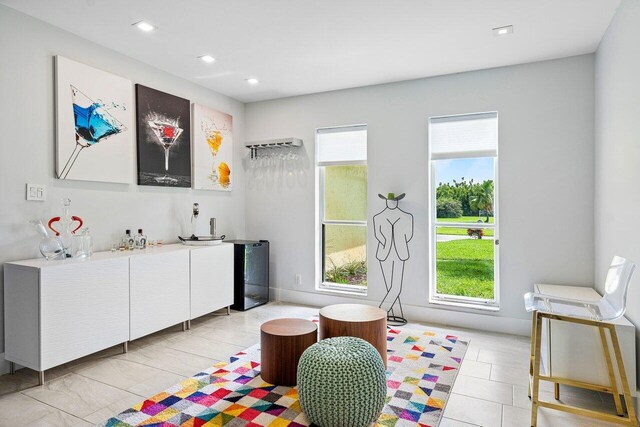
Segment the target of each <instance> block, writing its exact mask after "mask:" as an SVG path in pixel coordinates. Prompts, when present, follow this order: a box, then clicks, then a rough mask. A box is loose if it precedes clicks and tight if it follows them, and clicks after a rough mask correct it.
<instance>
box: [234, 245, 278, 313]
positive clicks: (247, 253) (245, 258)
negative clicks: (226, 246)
mask: <svg viewBox="0 0 640 427" xmlns="http://www.w3.org/2000/svg"><path fill="white" fill-rule="evenodd" d="M226 243H232V244H233V246H234V251H233V252H234V265H233V276H234V277H233V280H234V303H233V305H232V306H231V308H232V309H233V310H239V311H245V310H249V309H250V308H253V307H257V306H259V305H262V304H266V303H267V302H269V242H268V241H267V240H259V241H254V240H228V241H226Z"/></svg>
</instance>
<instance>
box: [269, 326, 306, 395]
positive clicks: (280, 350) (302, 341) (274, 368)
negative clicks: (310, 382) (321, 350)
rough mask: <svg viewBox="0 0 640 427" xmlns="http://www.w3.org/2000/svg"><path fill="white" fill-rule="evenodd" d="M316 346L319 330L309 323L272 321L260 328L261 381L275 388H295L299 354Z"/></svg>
mask: <svg viewBox="0 0 640 427" xmlns="http://www.w3.org/2000/svg"><path fill="white" fill-rule="evenodd" d="M316 342H318V327H317V326H316V324H315V323H313V322H311V321H310V320H304V319H293V318H289V319H275V320H270V321H268V322H265V323H263V324H262V326H260V368H261V373H262V379H263V380H264V381H266V382H268V383H270V384H275V385H287V386H293V385H296V376H297V374H298V362H299V361H300V356H302V353H303V352H304V351H305V350H306V349H307V348H308V347H309V346H311V345H313V344H315V343H316Z"/></svg>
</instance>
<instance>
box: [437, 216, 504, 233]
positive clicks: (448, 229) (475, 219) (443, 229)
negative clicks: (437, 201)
mask: <svg viewBox="0 0 640 427" xmlns="http://www.w3.org/2000/svg"><path fill="white" fill-rule="evenodd" d="M479 219H481V220H482V221H484V220H485V219H486V217H479V216H463V217H460V218H438V222H465V223H466V222H468V223H469V228H473V227H472V224H473V223H477V222H478V220H479ZM489 224H493V217H489ZM437 230H438V234H446V235H449V236H466V235H467V229H466V228H453V227H438V228H437ZM484 235H485V236H493V230H487V229H485V230H484Z"/></svg>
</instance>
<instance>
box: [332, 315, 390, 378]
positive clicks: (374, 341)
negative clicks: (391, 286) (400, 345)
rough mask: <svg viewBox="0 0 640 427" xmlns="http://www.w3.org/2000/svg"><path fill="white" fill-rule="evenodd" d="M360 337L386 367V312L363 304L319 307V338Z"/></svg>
mask: <svg viewBox="0 0 640 427" xmlns="http://www.w3.org/2000/svg"><path fill="white" fill-rule="evenodd" d="M333 337H357V338H362V339H363V340H365V341H367V342H368V343H369V344H371V345H372V346H374V347H375V348H376V350H378V353H380V356H381V357H382V362H383V363H384V366H385V368H386V367H387V312H386V311H384V310H382V309H381V308H378V307H373V306H370V305H364V304H336V305H329V306H327V307H324V308H322V309H320V339H321V340H323V339H325V338H333Z"/></svg>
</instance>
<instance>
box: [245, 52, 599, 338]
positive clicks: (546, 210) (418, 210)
mask: <svg viewBox="0 0 640 427" xmlns="http://www.w3.org/2000/svg"><path fill="white" fill-rule="evenodd" d="M309 78H312V76H309ZM593 79H594V76H593V56H592V55H585V56H579V57H573V58H567V59H561V60H555V61H547V62H539V63H532V64H526V65H519V66H512V67H505V68H497V69H491V70H484V71H476V72H468V73H462V74H455V75H448V76H443V77H435V78H428V79H421V80H414V81H407V82H400V83H393V84H385V85H379V86H371V87H363V88H356V89H349V90H342V91H336V92H328V93H321V94H315V95H307V96H300V97H293V98H287V99H280V100H274V101H265V102H258V103H251V104H247V106H246V119H247V127H246V130H245V131H246V135H247V139H248V140H254V139H265V138H274V137H285V136H295V137H299V138H302V139H303V140H304V149H303V150H304V151H303V153H304V160H303V161H301V162H300V163H299V164H298V165H296V167H294V168H290V169H286V170H278V171H274V170H271V171H270V173H268V174H261V173H257V172H255V171H253V170H252V169H251V168H248V169H247V170H246V180H247V183H246V184H247V190H246V196H247V202H246V203H247V210H246V211H247V217H246V221H247V234H248V235H249V236H251V237H259V238H262V239H269V240H270V241H271V242H272V252H271V254H272V259H271V266H272V277H271V280H272V286H275V287H277V288H278V289H277V290H278V294H279V296H280V297H281V298H282V299H286V300H293V301H299V302H307V303H310V304H316V305H320V304H326V303H330V302H332V301H338V300H339V299H338V298H336V297H334V296H328V295H327V294H322V293H319V292H318V291H316V290H315V285H316V284H315V283H314V262H315V256H314V228H315V219H314V218H315V206H314V204H315V202H314V191H315V183H314V178H315V177H314V170H315V168H314V156H315V155H314V133H315V129H316V128H318V127H323V126H337V125H349V124H360V123H366V124H367V125H368V137H369V141H368V142H369V146H368V164H369V175H368V179H369V188H368V203H369V212H370V217H371V215H372V214H373V213H375V212H377V211H379V210H380V209H381V208H382V206H383V205H382V201H381V200H380V199H379V198H378V197H377V194H378V193H383V194H385V193H387V192H395V193H402V192H406V193H407V197H406V199H404V200H403V201H402V202H401V203H402V207H403V209H405V210H407V211H409V212H412V213H413V214H414V215H415V238H414V240H413V241H412V242H411V248H410V249H411V256H412V258H411V260H410V261H409V263H408V264H407V270H406V277H405V288H404V291H403V301H404V302H405V306H406V307H408V309H409V315H410V316H411V317H413V318H416V316H419V317H422V318H426V319H428V320H430V321H433V322H441V323H450V324H458V325H464V326H476V327H483V326H484V327H489V328H492V329H497V330H507V331H513V332H520V333H526V332H527V331H528V329H527V328H528V320H526V319H527V318H528V316H527V314H526V312H525V311H524V308H523V300H522V295H523V294H524V293H525V292H527V291H529V290H531V289H532V285H533V284H534V283H535V282H547V283H558V284H576V285H592V282H593V280H592V279H593V235H592V230H593V180H594V177H593V114H594V99H593V98H594V89H593ZM492 110H497V111H498V112H499V115H500V123H499V127H500V146H499V150H500V170H499V176H500V194H499V199H500V220H501V224H500V234H501V235H500V243H501V244H500V282H501V300H502V302H501V309H500V311H499V312H498V313H484V312H482V314H486V316H485V317H480V318H479V317H478V316H472V315H468V314H462V313H456V311H455V310H457V311H469V310H463V309H455V308H451V307H447V308H446V310H434V308H436V306H433V305H429V304H428V296H427V292H428V277H429V267H428V262H427V257H428V248H429V244H428V241H427V236H428V224H427V210H428V207H429V203H428V200H427V188H428V187H427V185H428V184H427V177H428V174H427V118H428V117H430V116H438V115H447V114H460V113H470V112H481V111H492ZM245 162H246V159H245ZM368 238H369V242H374V241H375V240H374V237H373V233H372V230H371V229H370V230H369V237H368ZM374 254H375V245H374V244H371V243H370V245H369V248H368V259H369V271H370V274H369V295H368V297H367V298H368V299H369V300H373V301H379V300H380V299H381V298H382V296H383V289H384V285H383V283H382V280H381V274H380V270H379V268H378V267H377V264H376V263H375V256H374ZM372 261H374V262H372ZM296 273H301V274H302V285H301V286H296V285H295V284H294V283H295V281H294V277H295V274H296ZM425 307H428V309H425ZM451 310H454V311H451ZM471 312H473V310H471ZM496 316H497V317H496ZM504 317H508V318H515V319H517V320H513V321H511V322H508V321H504ZM478 319H484V320H482V322H484V323H478Z"/></svg>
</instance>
